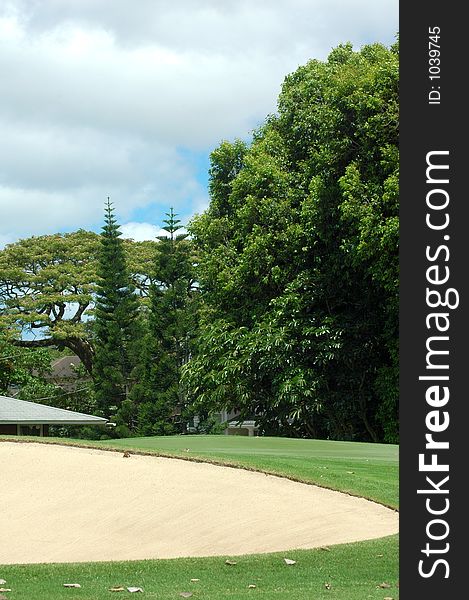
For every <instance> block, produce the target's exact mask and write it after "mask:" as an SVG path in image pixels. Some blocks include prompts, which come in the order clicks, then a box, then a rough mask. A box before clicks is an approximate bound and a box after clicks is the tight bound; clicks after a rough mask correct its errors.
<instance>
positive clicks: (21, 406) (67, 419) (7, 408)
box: [0, 396, 107, 425]
mask: <svg viewBox="0 0 469 600" xmlns="http://www.w3.org/2000/svg"><path fill="white" fill-rule="evenodd" d="M106 422H107V419H103V418H101V417H94V416H93V415H86V414H84V413H78V412H74V411H72V410H64V409H62V408H55V407H53V406H46V405H45V404H37V403H36V402H26V400H18V399H17V398H8V397H7V396H0V423H1V424H6V423H17V424H24V425H41V424H49V425H104V424H105V423H106Z"/></svg>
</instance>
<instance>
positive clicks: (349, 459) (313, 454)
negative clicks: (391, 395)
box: [0, 436, 399, 600]
mask: <svg viewBox="0 0 469 600" xmlns="http://www.w3.org/2000/svg"><path fill="white" fill-rule="evenodd" d="M16 439H18V438H16ZM34 441H38V439H37V438H35V440H34ZM42 441H45V442H49V443H50V442H55V441H59V440H53V439H49V440H47V439H44V440H42ZM60 441H61V442H63V441H64V440H60ZM69 443H73V444H75V443H79V444H86V443H87V442H84V441H78V440H74V441H70V442H69ZM92 445H93V446H96V447H100V448H115V449H128V450H134V451H141V452H148V453H157V454H160V455H166V456H180V457H182V458H184V459H190V460H208V461H211V462H216V463H222V464H232V465H235V466H241V467H242V466H244V467H247V468H251V469H257V470H264V471H268V472H271V473H276V474H279V475H284V476H288V477H290V478H293V479H297V480H300V481H305V482H309V483H318V484H319V485H324V486H326V487H330V488H333V489H339V490H342V491H345V492H348V493H352V494H355V495H360V496H364V497H366V498H371V499H374V500H376V501H378V502H381V503H383V504H386V505H388V506H392V507H397V506H398V447H397V446H390V445H382V444H363V443H350V442H332V441H320V440H292V439H285V438H263V437H259V438H247V437H238V436H173V437H152V438H131V439H125V440H109V441H103V442H93V443H92ZM0 451H1V445H0ZM220 535H223V532H220ZM283 556H288V557H289V558H293V559H294V560H296V561H297V564H295V565H292V566H287V565H285V563H284V561H283ZM225 558H226V557H218V558H193V559H190V558H188V559H178V560H148V561H131V562H125V563H120V562H113V563H84V564H75V565H68V564H60V565H59V564H50V565H25V566H18V565H12V566H3V567H2V566H0V578H3V579H6V580H7V584H6V585H5V586H4V587H8V588H12V590H13V591H12V592H8V598H9V599H11V600H22V599H25V600H26V599H28V600H29V599H30V598H35V600H55V599H59V598H60V599H63V598H68V599H70V600H78V599H81V600H101V599H103V598H113V597H115V596H116V594H114V593H111V592H109V591H108V588H109V587H111V586H113V585H124V586H130V585H136V586H140V587H142V588H143V589H144V590H145V597H148V598H161V599H168V600H169V599H171V598H175V599H177V598H180V597H181V596H179V594H180V592H184V591H190V592H192V593H193V598H194V600H197V598H206V599H208V598H210V599H213V600H218V599H221V600H223V599H225V598H226V599H230V600H235V599H238V598H240V599H241V598H248V597H249V598H256V597H259V598H263V599H269V598H272V599H277V598H278V599H279V600H280V599H282V600H283V599H286V600H303V599H305V600H322V599H323V598H334V599H336V600H366V599H367V598H376V599H380V600H383V598H385V597H390V598H393V599H394V600H397V598H398V595H399V593H398V589H397V587H396V583H397V573H398V537H397V536H391V537H387V538H382V539H379V540H372V541H367V542H360V543H355V544H345V545H340V546H331V548H330V551H325V550H301V551H300V550H299V551H294V552H288V553H280V554H279V553H276V554H265V555H251V556H244V557H236V558H235V559H234V560H236V562H237V564H236V565H234V566H227V565H225V563H224V561H225ZM191 578H197V579H200V581H199V582H196V583H191V581H190V580H191ZM67 582H72V583H73V582H78V583H80V584H81V586H82V587H81V588H80V589H76V590H75V589H65V588H63V586H62V584H63V583H67ZM383 582H386V583H388V584H390V585H391V588H389V589H382V588H379V587H378V586H379V584H380V583H383ZM326 583H327V584H331V587H330V589H327V588H326V587H325V584H326ZM249 584H255V585H256V588H254V589H249V588H248V585H249ZM0 587H1V586H0ZM127 595H128V592H122V593H121V594H117V597H121V596H127ZM142 597H144V596H143V594H142Z"/></svg>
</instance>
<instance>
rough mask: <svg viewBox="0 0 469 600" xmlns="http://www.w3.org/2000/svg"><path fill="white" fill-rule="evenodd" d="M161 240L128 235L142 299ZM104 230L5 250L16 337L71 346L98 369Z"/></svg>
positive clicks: (0, 278)
mask: <svg viewBox="0 0 469 600" xmlns="http://www.w3.org/2000/svg"><path fill="white" fill-rule="evenodd" d="M155 246H156V245H155V242H133V241H131V240H124V241H123V247H124V249H125V254H126V260H127V264H128V266H129V269H130V272H131V278H132V283H133V284H134V286H135V287H136V288H137V289H138V290H139V293H140V296H141V297H142V299H145V297H147V296H148V293H149V287H150V284H151V274H150V268H152V267H153V263H154V254H155ZM99 247H100V236H99V235H98V234H96V233H92V232H89V231H83V230H79V231H77V232H74V233H66V234H56V235H45V236H40V237H33V238H29V239H24V240H20V241H19V242H16V243H15V244H10V245H8V246H6V248H4V249H3V250H1V251H0V325H1V326H2V327H3V328H4V329H5V330H6V331H9V332H10V334H12V336H11V341H12V343H14V344H16V345H18V346H21V347H28V348H47V347H58V348H60V349H62V348H68V349H69V350H70V351H71V352H72V353H73V354H77V355H78V356H79V357H80V359H81V360H82V362H83V364H84V366H85V368H86V369H87V370H88V372H91V370H92V363H93V354H94V348H93V341H92V337H91V329H90V326H89V325H90V322H91V320H92V319H93V313H94V306H95V298H96V292H97V269H98V253H99Z"/></svg>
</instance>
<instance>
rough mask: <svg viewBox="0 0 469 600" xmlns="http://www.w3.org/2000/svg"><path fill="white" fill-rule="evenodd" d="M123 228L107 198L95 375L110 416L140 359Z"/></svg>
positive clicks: (98, 397) (135, 302)
mask: <svg viewBox="0 0 469 600" xmlns="http://www.w3.org/2000/svg"><path fill="white" fill-rule="evenodd" d="M120 236H121V232H120V230H119V226H118V224H117V221H116V218H115V216H114V211H113V207H112V205H111V203H110V201H109V199H108V202H107V204H106V211H105V223H104V226H103V229H102V233H101V246H100V250H99V262H98V273H97V274H98V278H99V279H98V285H97V298H96V309H95V322H94V325H93V329H94V332H95V342H94V345H95V357H94V363H93V379H94V383H95V393H96V401H97V404H98V406H99V408H100V409H101V410H102V412H103V414H104V415H105V416H107V417H109V416H110V415H111V414H112V413H113V412H114V411H116V410H117V409H118V408H119V407H120V406H121V405H122V402H123V401H125V400H127V399H128V397H129V394H130V391H131V388H132V385H133V383H134V381H133V370H134V368H135V366H136V364H137V362H138V356H139V350H138V347H139V343H140V339H139V338H140V333H141V332H140V328H139V307H138V299H137V294H136V291H135V287H134V285H133V284H132V282H131V278H130V275H129V271H128V267H127V262H126V257H125V252H124V247H123V243H122V240H121V239H120Z"/></svg>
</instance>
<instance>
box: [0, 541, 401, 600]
mask: <svg viewBox="0 0 469 600" xmlns="http://www.w3.org/2000/svg"><path fill="white" fill-rule="evenodd" d="M283 557H288V558H292V559H293V560H296V561H297V562H296V564H295V565H286V564H285V562H284V560H283ZM225 558H226V557H217V558H204V559H200V558H198V559H195V558H187V559H178V560H159V561H153V560H147V561H135V562H114V563H90V564H83V565H81V564H75V565H66V564H64V565H58V564H51V565H29V566H5V567H0V577H1V578H3V579H5V580H6V581H7V586H6V587H9V588H11V589H12V592H9V593H8V598H11V599H12V600H13V599H15V600H31V599H35V600H59V599H60V600H63V599H64V598H66V599H67V600H103V599H110V598H116V597H117V598H121V597H127V596H128V595H129V594H128V592H127V591H125V592H122V593H120V594H116V593H112V592H109V591H108V589H109V587H112V586H115V585H122V586H124V587H127V586H138V587H142V588H143V590H144V594H142V595H141V596H142V598H158V599H161V600H163V599H164V600H170V599H171V598H174V599H175V600H177V599H178V598H181V596H180V595H179V594H180V593H181V592H192V593H193V599H194V600H197V599H209V598H210V599H213V600H223V599H229V600H238V599H247V598H250V599H251V600H252V599H255V598H261V599H262V600H267V599H270V598H271V599H278V600H303V599H305V600H323V599H328V600H330V599H332V598H333V599H341V600H366V599H367V598H373V599H376V600H383V598H384V597H386V596H388V597H392V598H394V599H397V597H398V588H397V583H398V582H397V575H396V574H397V571H398V557H397V544H396V536H392V537H388V538H382V539H380V540H373V541H368V542H360V543H357V544H344V545H341V546H332V547H331V548H330V551H324V550H297V551H293V552H286V553H275V554H266V555H253V556H245V557H236V558H235V559H234V560H236V563H237V564H236V565H233V566H228V565H226V564H225ZM193 578H196V579H200V581H198V582H194V583H192V582H191V579H193ZM64 583H79V584H80V585H81V588H80V589H73V588H70V589H66V588H64V587H63V584H64ZM381 583H387V584H389V585H390V586H391V587H390V588H389V589H381V588H379V587H378V586H379V585H380V584H381ZM249 584H254V585H256V588H255V589H249V588H248V585H249ZM325 584H330V586H331V587H330V589H327V588H326V585H325ZM136 597H137V598H138V597H139V596H136Z"/></svg>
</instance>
